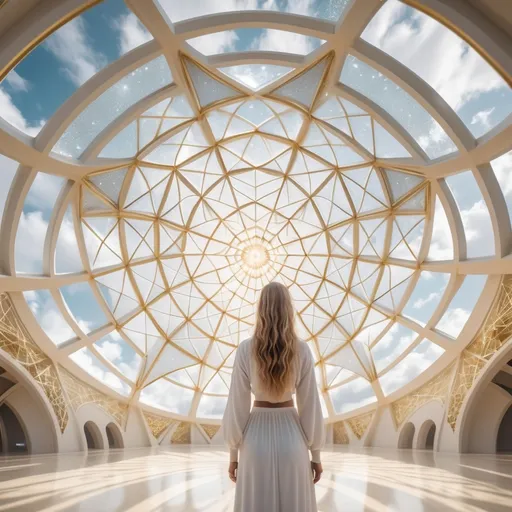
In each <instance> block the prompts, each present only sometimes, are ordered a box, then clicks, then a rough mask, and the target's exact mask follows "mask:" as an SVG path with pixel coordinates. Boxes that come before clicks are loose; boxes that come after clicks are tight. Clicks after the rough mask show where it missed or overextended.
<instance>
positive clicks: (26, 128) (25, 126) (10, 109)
mask: <svg viewBox="0 0 512 512" xmlns="http://www.w3.org/2000/svg"><path fill="white" fill-rule="evenodd" d="M0 113H1V114H0V115H1V116H2V118H3V119H4V120H5V121H7V122H8V123H9V124H11V125H12V126H14V127H15V128H17V129H18V130H20V131H22V132H23V133H26V134H27V135H30V136H31V137H35V136H36V135H37V134H38V133H39V132H40V131H41V128H42V127H43V126H44V125H45V123H46V121H45V120H44V119H41V120H40V121H39V122H37V123H35V124H33V123H30V122H29V121H27V120H26V119H25V117H24V116H23V114H22V113H21V111H20V109H19V108H18V107H17V106H16V105H15V104H14V102H13V99H12V97H11V96H10V95H9V94H7V92H6V91H4V90H3V89H2V88H1V87H0Z"/></svg>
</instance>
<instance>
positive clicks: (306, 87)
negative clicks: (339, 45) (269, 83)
mask: <svg viewBox="0 0 512 512" xmlns="http://www.w3.org/2000/svg"><path fill="white" fill-rule="evenodd" d="M329 61H330V57H325V58H324V59H322V60H321V61H320V62H317V63H316V64H315V65H314V66H312V67H311V68H309V69H307V70H306V71H305V72H304V73H302V74H300V75H299V76H297V77H295V78H292V79H291V80H289V81H288V82H286V83H285V84H283V85H281V87H278V88H277V89H275V90H274V91H272V93H271V95H272V96H276V97H278V98H283V99H286V100H289V101H292V102H293V103H297V104H299V105H301V106H302V107H304V108H306V109H307V110H310V109H311V107H312V106H313V104H314V102H315V99H316V97H317V95H318V91H319V89H320V85H321V81H322V77H323V76H324V71H325V69H326V67H327V63H328V62H329Z"/></svg>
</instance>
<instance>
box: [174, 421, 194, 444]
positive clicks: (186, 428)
mask: <svg viewBox="0 0 512 512" xmlns="http://www.w3.org/2000/svg"><path fill="white" fill-rule="evenodd" d="M191 437H192V424H191V423H189V422H187V421H182V422H181V423H180V424H179V425H178V426H177V427H176V430H175V431H174V432H173V433H172V436H171V443H173V444H190V443H191Z"/></svg>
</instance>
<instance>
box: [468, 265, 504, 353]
mask: <svg viewBox="0 0 512 512" xmlns="http://www.w3.org/2000/svg"><path fill="white" fill-rule="evenodd" d="M511 336H512V276H510V275H508V276H505V278H504V279H503V281H502V283H501V287H500V291H499V294H498V298H497V299H496V301H495V303H494V306H493V308H492V310H491V313H490V314H489V316H488V317H487V320H486V321H485V324H484V326H483V328H482V330H481V331H480V333H479V334H478V336H477V337H476V338H475V339H474V341H472V342H471V344H470V345H468V347H467V348H466V351H467V352H470V353H472V354H473V355H475V356H478V357H481V358H483V359H486V360H489V359H490V358H491V357H492V356H493V355H494V354H495V353H496V352H497V351H498V350H499V349H500V348H501V346H502V345H503V343H505V342H506V341H507V340H508V339H509V338H510V337H511Z"/></svg>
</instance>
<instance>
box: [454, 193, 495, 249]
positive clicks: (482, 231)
mask: <svg viewBox="0 0 512 512" xmlns="http://www.w3.org/2000/svg"><path fill="white" fill-rule="evenodd" d="M461 218H462V223H463V225H464V232H465V234H466V244H467V252H468V256H469V257H472V258H476V257H483V256H491V255H493V254H494V253H495V251H494V231H493V228H492V224H491V218H490V216H489V210H488V209H487V205H486V204H485V202H484V200H483V199H481V200H480V201H477V202H476V203H475V204H473V206H472V207H471V208H469V209H468V210H462V211H461Z"/></svg>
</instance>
